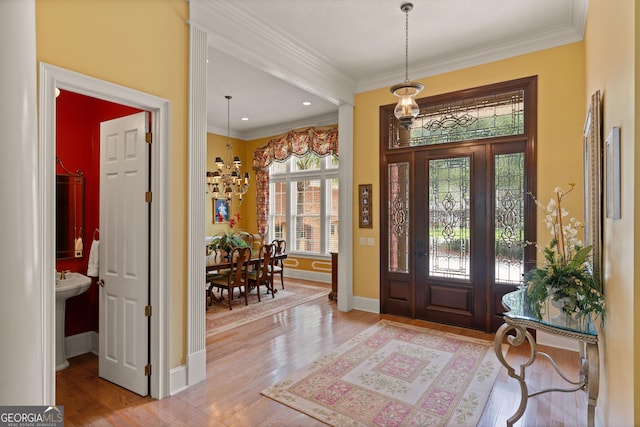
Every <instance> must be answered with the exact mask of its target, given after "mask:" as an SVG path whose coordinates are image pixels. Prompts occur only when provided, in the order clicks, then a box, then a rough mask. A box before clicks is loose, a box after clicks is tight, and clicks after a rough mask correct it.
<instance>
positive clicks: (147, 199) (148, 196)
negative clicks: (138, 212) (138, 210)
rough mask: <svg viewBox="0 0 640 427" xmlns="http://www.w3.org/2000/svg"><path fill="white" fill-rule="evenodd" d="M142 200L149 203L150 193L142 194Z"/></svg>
mask: <svg viewBox="0 0 640 427" xmlns="http://www.w3.org/2000/svg"><path fill="white" fill-rule="evenodd" d="M144 200H145V202H147V203H151V191H147V192H146V193H144Z"/></svg>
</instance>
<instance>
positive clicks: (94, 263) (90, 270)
mask: <svg viewBox="0 0 640 427" xmlns="http://www.w3.org/2000/svg"><path fill="white" fill-rule="evenodd" d="M99 261H100V240H94V241H93V242H92V243H91V251H90V252H89V265H88V267H87V276H91V277H98V264H99Z"/></svg>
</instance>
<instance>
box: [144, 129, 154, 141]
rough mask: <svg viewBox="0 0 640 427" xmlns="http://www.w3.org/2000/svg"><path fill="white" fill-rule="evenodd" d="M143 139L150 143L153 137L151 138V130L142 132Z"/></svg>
mask: <svg viewBox="0 0 640 427" xmlns="http://www.w3.org/2000/svg"><path fill="white" fill-rule="evenodd" d="M144 140H145V142H146V143H147V144H151V142H152V141H153V138H151V132H147V133H145V134H144Z"/></svg>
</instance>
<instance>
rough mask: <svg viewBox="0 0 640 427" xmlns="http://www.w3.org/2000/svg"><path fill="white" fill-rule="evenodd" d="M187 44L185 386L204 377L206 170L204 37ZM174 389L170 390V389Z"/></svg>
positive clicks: (193, 32)
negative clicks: (187, 192) (187, 176)
mask: <svg viewBox="0 0 640 427" xmlns="http://www.w3.org/2000/svg"><path fill="white" fill-rule="evenodd" d="M189 31H190V43H189V170H188V174H189V194H188V197H189V199H188V200H189V206H188V208H189V216H188V238H187V248H188V250H187V251H188V252H187V300H188V302H187V386H191V385H193V384H196V383H198V382H200V381H203V380H204V379H205V378H206V376H207V354H206V346H205V332H206V331H205V328H206V324H205V321H204V316H203V315H202V309H203V307H204V306H205V305H206V301H205V292H204V286H205V282H204V271H205V266H206V259H205V258H206V254H205V251H204V245H205V234H206V231H205V202H206V197H205V179H206V178H205V176H206V170H207V95H206V94H207V92H206V90H205V88H206V87H207V33H206V32H204V31H202V30H200V29H198V28H195V27H193V26H192V27H191V28H190V29H189ZM173 388H174V387H172V389H173Z"/></svg>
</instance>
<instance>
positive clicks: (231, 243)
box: [207, 213, 249, 259]
mask: <svg viewBox="0 0 640 427" xmlns="http://www.w3.org/2000/svg"><path fill="white" fill-rule="evenodd" d="M218 219H219V220H220V221H223V220H224V218H223V217H222V215H221V214H220V213H218ZM240 219H241V217H240V214H235V215H234V216H233V217H232V218H229V230H228V231H225V232H221V233H219V234H217V235H215V236H213V239H211V242H210V243H209V244H208V245H207V255H211V254H216V255H220V256H221V257H227V259H228V257H229V256H230V254H231V251H233V249H234V248H239V247H247V246H249V244H248V243H247V242H246V241H245V240H244V239H243V238H242V237H241V236H240V233H239V232H236V231H235V230H234V228H233V227H234V226H235V225H236V224H237V223H238V221H240Z"/></svg>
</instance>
